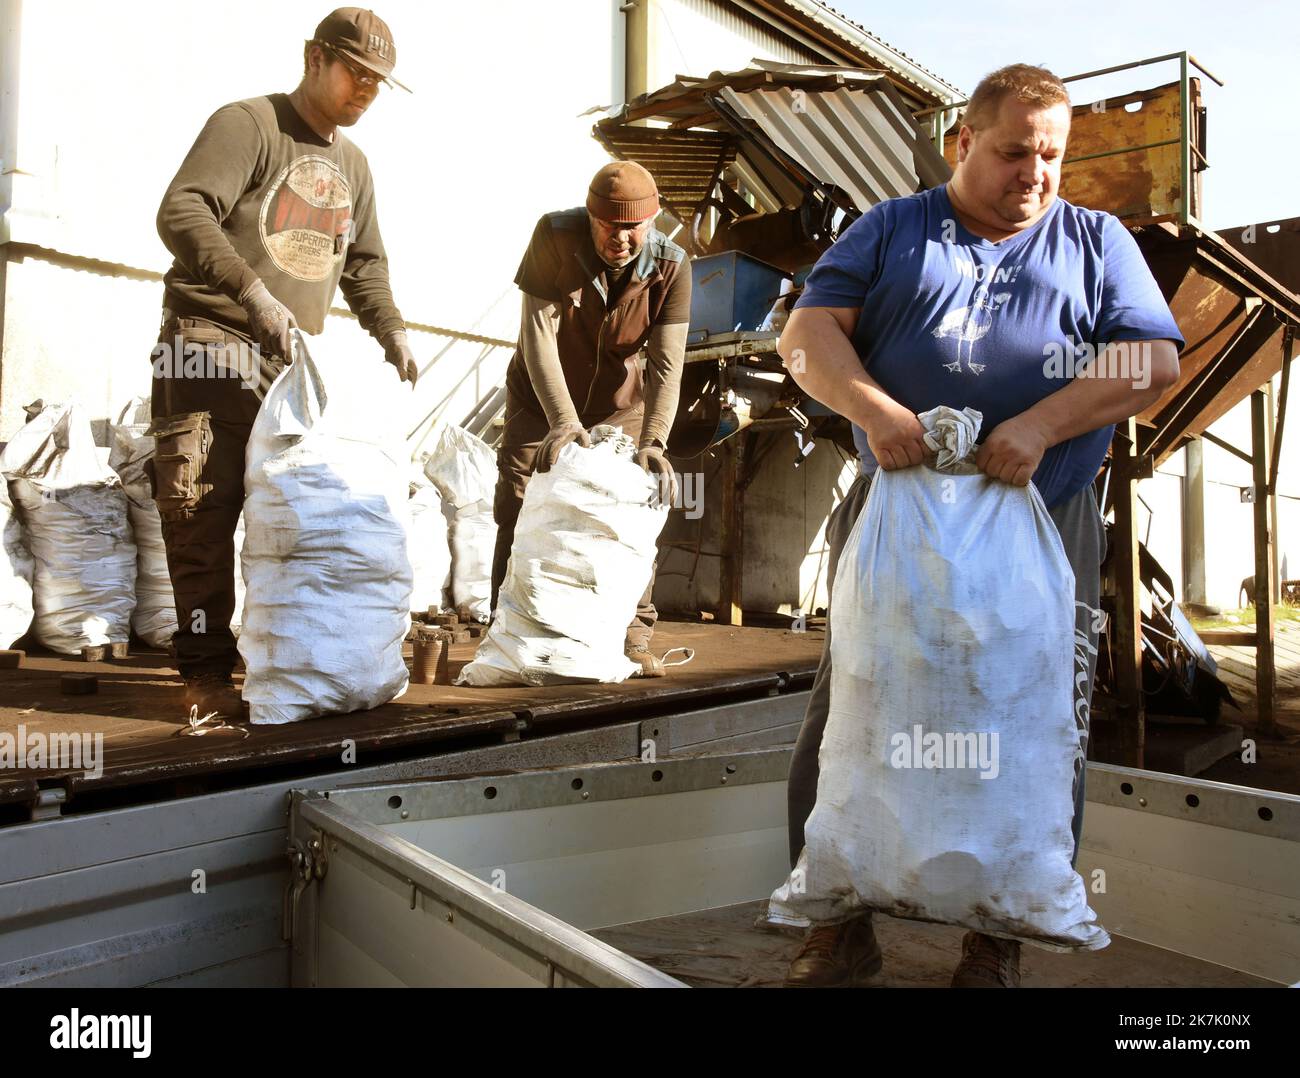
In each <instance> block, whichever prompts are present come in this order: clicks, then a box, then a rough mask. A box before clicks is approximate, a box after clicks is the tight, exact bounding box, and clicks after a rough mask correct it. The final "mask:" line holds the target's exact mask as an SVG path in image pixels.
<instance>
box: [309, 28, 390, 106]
mask: <svg viewBox="0 0 1300 1078" xmlns="http://www.w3.org/2000/svg"><path fill="white" fill-rule="evenodd" d="M312 40H313V41H316V42H319V43H320V44H322V45H330V46H332V47H333V48H335V49H337V50H338V51H339V52H341V53H342V54H343V55H344V56H346V57H347V58H348V59H349V60H354V61H355V62H356V63H358V64H360V65H361V66H362V67H365V68H369V69H370V70H371V71H373V72H374V73H375V74H376V75H379V76H381V77H382V78H383V79H384V81H385V82H390V83H392V84H394V85H396V86H401V87H402V89H403V90H405V91H406V92H407V93H408V94H409V93H410V92H411V88H410V87H409V86H404V85H402V83H400V82H398V81H397V80H396V79H395V78H393V67H394V66H395V65H396V64H397V46H396V45H394V44H393V32H392V31H391V30H389V29H388V24H387V23H386V22H384V20H383V19H381V18H380V17H379V16H378V15H376V14H375V13H374V12H373V11H369V10H366V9H365V8H359V7H341V8H337V9H335V10H334V11H331V12H330V13H329V14H328V15H326V16H325V18H324V19H322V20H321V24H320V25H319V26H318V27H316V34H315V36H314V37H313V38H312Z"/></svg>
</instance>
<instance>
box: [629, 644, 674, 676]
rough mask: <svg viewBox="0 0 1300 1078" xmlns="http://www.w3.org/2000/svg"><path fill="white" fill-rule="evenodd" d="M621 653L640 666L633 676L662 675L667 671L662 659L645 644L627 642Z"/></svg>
mask: <svg viewBox="0 0 1300 1078" xmlns="http://www.w3.org/2000/svg"><path fill="white" fill-rule="evenodd" d="M623 654H624V655H626V656H627V657H628V658H629V659H631V660H632V661H633V662H634V663H636V664H637V665H638V666H639V667H641V669H640V670H638V671H637V672H636V673H635V674H633V675H632V676H633V677H663V676H664V675H665V674H666V673H667V672H668V671H667V670H665V669H664V664H663V661H662V660H661V659H660V658H658V656H656V655H655V654H654V653H653V652H652V651H651V650H650V648H649V646H648V645H646V644H627V645H625V646H624V648H623Z"/></svg>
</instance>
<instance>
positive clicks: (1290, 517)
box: [1138, 371, 1300, 609]
mask: <svg viewBox="0 0 1300 1078" xmlns="http://www.w3.org/2000/svg"><path fill="white" fill-rule="evenodd" d="M1297 374H1300V371H1298V372H1297ZM1280 384H1281V383H1280V378H1274V379H1273V386H1274V400H1277V399H1278V394H1279V392H1280ZM1290 397H1291V399H1290V401H1289V402H1288V407H1287V420H1286V425H1285V427H1284V429H1283V439H1282V454H1281V459H1280V460H1279V464H1278V491H1277V495H1278V497H1277V518H1278V519H1277V522H1276V524H1275V527H1274V535H1275V539H1276V543H1277V561H1278V566H1279V569H1280V571H1281V579H1287V578H1288V577H1300V383H1295V384H1293V385H1292V387H1291V393H1290ZM1210 429H1211V432H1212V433H1214V434H1216V435H1217V436H1218V437H1220V438H1222V439H1223V440H1224V441H1226V442H1228V443H1229V444H1231V445H1234V446H1236V447H1237V448H1238V449H1242V450H1244V451H1245V452H1247V453H1249V452H1250V449H1251V435H1250V401H1249V399H1247V400H1244V401H1242V402H1241V403H1240V404H1238V405H1237V406H1236V407H1235V408H1233V409H1232V410H1231V411H1230V412H1228V413H1227V414H1226V415H1225V416H1224V417H1223V418H1222V419H1220V420H1219V421H1218V422H1217V423H1215V424H1214V426H1213V427H1211V428H1210ZM1203 444H1204V458H1203V459H1204V470H1205V590H1206V601H1207V602H1208V603H1209V604H1210V605H1211V606H1217V607H1220V608H1224V609H1235V608H1237V607H1238V606H1239V605H1240V599H1239V589H1240V585H1241V581H1242V580H1243V579H1244V578H1245V577H1248V576H1253V575H1254V572H1255V547H1254V506H1253V505H1251V503H1249V502H1243V501H1242V500H1241V488H1242V487H1248V486H1250V485H1251V484H1252V483H1253V476H1252V472H1251V467H1250V465H1248V464H1247V463H1246V462H1245V461H1242V460H1240V459H1238V458H1237V457H1235V456H1234V455H1233V454H1231V453H1229V452H1227V450H1224V449H1220V448H1219V447H1218V446H1216V445H1213V444H1211V443H1210V442H1204V443H1203ZM1183 457H1184V454H1183V453H1181V452H1179V453H1177V454H1175V455H1174V456H1173V457H1171V458H1170V459H1169V460H1168V461H1167V462H1166V463H1165V465H1164V466H1162V467H1161V468H1160V470H1159V471H1158V472H1157V474H1156V475H1155V476H1154V477H1153V478H1151V479H1147V480H1143V481H1142V482H1141V483H1139V484H1138V491H1139V493H1140V494H1141V496H1142V498H1143V499H1144V500H1145V501H1146V502H1147V504H1148V505H1149V506H1150V509H1151V515H1150V516H1148V513H1147V511H1146V510H1145V509H1142V510H1140V515H1139V518H1138V524H1139V535H1145V534H1146V528H1147V524H1148V520H1150V526H1151V541H1150V543H1149V549H1150V550H1151V552H1152V554H1154V555H1155V557H1156V559H1157V560H1158V561H1159V562H1160V563H1161V564H1162V565H1163V566H1164V567H1165V569H1166V570H1167V571H1168V572H1169V574H1170V576H1172V577H1173V578H1174V584H1175V586H1176V588H1177V589H1178V598H1179V599H1180V600H1181V599H1183V598H1184V596H1183V593H1182V519H1183V492H1182V478H1181V477H1182V475H1183V473H1184V467H1185V465H1184V460H1183Z"/></svg>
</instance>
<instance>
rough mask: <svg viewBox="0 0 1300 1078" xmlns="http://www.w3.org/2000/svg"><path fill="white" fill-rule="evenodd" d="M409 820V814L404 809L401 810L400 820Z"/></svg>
mask: <svg viewBox="0 0 1300 1078" xmlns="http://www.w3.org/2000/svg"><path fill="white" fill-rule="evenodd" d="M410 818H411V814H410V813H409V812H407V810H406V809H402V819H404V820H409V819H410Z"/></svg>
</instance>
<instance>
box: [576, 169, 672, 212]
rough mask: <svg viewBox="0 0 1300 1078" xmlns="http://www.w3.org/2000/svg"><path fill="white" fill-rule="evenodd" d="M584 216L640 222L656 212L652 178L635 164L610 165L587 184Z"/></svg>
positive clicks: (657, 199) (657, 196)
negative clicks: (589, 184)
mask: <svg viewBox="0 0 1300 1078" xmlns="http://www.w3.org/2000/svg"><path fill="white" fill-rule="evenodd" d="M587 212H588V213H590V214H591V215H592V216H593V217H598V218H600V220H602V221H619V222H625V221H644V220H646V218H648V217H654V216H655V215H656V214H657V213H658V212H659V191H658V189H657V188H656V187H655V180H654V177H653V176H651V175H650V173H649V172H647V171H646V170H645V169H644V168H642V167H641V166H640V165H638V164H637V163H636V162H635V161H612V162H610V163H609V164H608V165H606V166H605V167H604V168H602V169H601V170H600V171H599V172H597V173H596V175H595V178H594V179H593V180H592V181H591V187H590V189H589V190H588V191H587Z"/></svg>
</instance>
